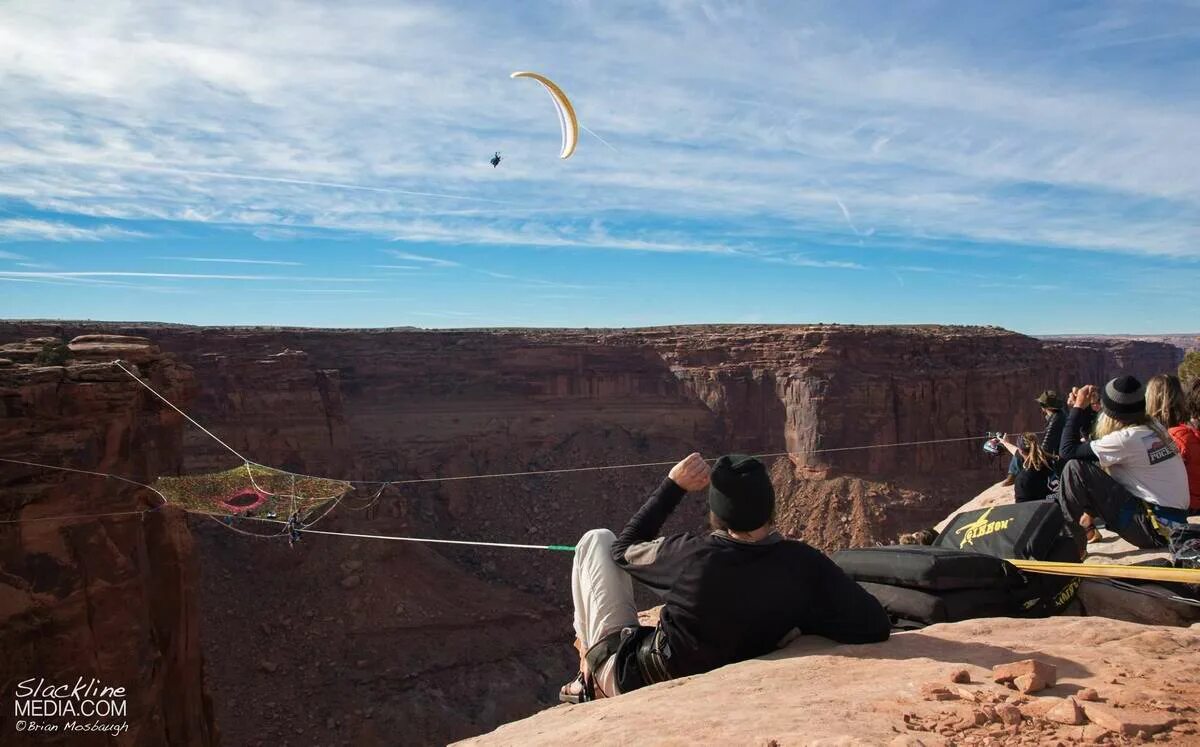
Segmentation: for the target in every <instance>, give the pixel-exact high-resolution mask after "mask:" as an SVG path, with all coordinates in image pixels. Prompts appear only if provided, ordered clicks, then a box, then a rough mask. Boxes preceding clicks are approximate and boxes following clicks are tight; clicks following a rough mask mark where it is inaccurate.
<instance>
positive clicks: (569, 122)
mask: <svg viewBox="0 0 1200 747" xmlns="http://www.w3.org/2000/svg"><path fill="white" fill-rule="evenodd" d="M509 77H512V78H532V79H533V80H536V81H537V82H538V83H541V84H542V86H544V87H545V89H546V90H547V91H549V92H550V98H552V99H554V108H555V109H557V110H558V123H559V125H560V126H561V127H562V152H561V153H559V154H558V157H559V158H564V159H565V158H570V157H571V154H572V153H574V152H575V146H576V145H577V144H578V143H579V120H577V119H576V118H575V107H573V106H571V101H570V100H569V99H568V98H567V94H565V93H563V90H562V89H561V88H559V87H558V85H557V84H556V83H555V82H554V81H552V80H550V79H549V78H547V77H546V76H544V75H540V74H538V73H530V72H523V71H517V72H515V73H513V74H512V75H511V76H509Z"/></svg>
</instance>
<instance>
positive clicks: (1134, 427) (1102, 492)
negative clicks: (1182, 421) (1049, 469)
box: [1058, 376, 1188, 556]
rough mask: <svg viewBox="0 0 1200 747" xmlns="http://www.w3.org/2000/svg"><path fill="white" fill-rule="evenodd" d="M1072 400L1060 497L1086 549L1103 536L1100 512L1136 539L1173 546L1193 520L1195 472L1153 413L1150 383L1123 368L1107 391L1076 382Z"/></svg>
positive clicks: (1111, 525)
mask: <svg viewBox="0 0 1200 747" xmlns="http://www.w3.org/2000/svg"><path fill="white" fill-rule="evenodd" d="M1067 403H1068V404H1069V405H1070V407H1071V412H1070V414H1069V415H1067V424H1066V427H1065V428H1063V434H1062V443H1061V444H1060V445H1059V450H1058V453H1059V457H1060V458H1062V459H1063V460H1066V467H1065V468H1064V469H1063V474H1062V481H1061V484H1060V486H1059V491H1060V495H1059V503H1060V505H1061V506H1062V511H1063V514H1064V516H1065V517H1066V519H1067V525H1068V526H1070V527H1071V529H1072V531H1073V532H1074V533H1075V540H1076V543H1077V544H1078V545H1079V548H1080V555H1081V556H1082V554H1083V550H1084V548H1085V547H1086V544H1087V542H1088V541H1089V540H1092V541H1094V540H1095V539H1096V530H1095V527H1094V526H1093V519H1092V517H1094V516H1101V517H1103V519H1104V523H1105V526H1107V527H1108V529H1110V530H1111V531H1114V532H1116V533H1117V534H1118V535H1120V536H1121V538H1122V539H1124V540H1125V541H1127V542H1129V543H1130V544H1132V545H1134V546H1135V547H1139V548H1142V549H1151V548H1158V547H1166V546H1167V544H1168V540H1169V538H1170V534H1171V531H1172V530H1173V529H1176V528H1178V527H1179V526H1180V525H1186V524H1187V506H1188V483H1187V472H1186V471H1185V470H1184V466H1183V460H1182V459H1180V458H1179V450H1178V449H1177V448H1176V446H1175V442H1174V441H1172V440H1171V436H1170V435H1169V434H1168V433H1167V431H1166V429H1165V428H1163V426H1162V424H1161V423H1159V422H1158V421H1157V420H1155V419H1154V418H1152V417H1150V416H1149V415H1147V414H1146V395H1145V388H1144V387H1143V386H1142V383H1141V382H1140V381H1138V380H1137V379H1136V378H1134V377H1132V376H1119V377H1117V378H1115V379H1113V380H1112V381H1110V382H1108V383H1107V384H1105V385H1104V388H1103V389H1102V390H1100V391H1099V392H1097V390H1096V387H1094V386H1090V385H1089V386H1084V387H1076V388H1075V389H1072V390H1071V396H1070V397H1069V398H1068V400H1067ZM1097 412H1098V413H1099V414H1098V415H1097ZM1086 433H1090V434H1091V440H1090V441H1087V442H1084V441H1082V440H1081V438H1082V436H1083V435H1084V434H1086Z"/></svg>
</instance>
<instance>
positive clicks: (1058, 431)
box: [1003, 389, 1067, 485]
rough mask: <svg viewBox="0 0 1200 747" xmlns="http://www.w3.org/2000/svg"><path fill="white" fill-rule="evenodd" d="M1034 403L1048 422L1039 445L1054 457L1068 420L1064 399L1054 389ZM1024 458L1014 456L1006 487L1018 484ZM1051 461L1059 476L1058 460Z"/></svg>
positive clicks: (1010, 463)
mask: <svg viewBox="0 0 1200 747" xmlns="http://www.w3.org/2000/svg"><path fill="white" fill-rule="evenodd" d="M1034 401H1035V402H1037V403H1038V407H1040V408H1041V409H1042V417H1043V418H1044V419H1045V421H1046V429H1045V430H1044V431H1042V438H1041V440H1040V441H1039V443H1040V444H1041V447H1042V451H1043V452H1045V453H1046V454H1048V455H1054V454H1055V453H1056V452H1057V451H1058V442H1059V440H1060V439H1061V438H1062V429H1063V424H1064V423H1066V419H1067V418H1066V415H1064V414H1063V406H1064V403H1063V401H1062V397H1060V396H1058V392H1056V391H1054V390H1053V389H1047V390H1046V391H1044V392H1042V393H1041V394H1039V395H1038V396H1037V399H1035V400H1034ZM1009 451H1011V449H1009ZM1023 458H1024V457H1019V456H1017V455H1016V454H1013V458H1012V461H1010V462H1009V463H1008V476H1007V477H1005V478H1004V483H1003V484H1004V485H1013V484H1015V483H1016V481H1017V475H1018V474H1020V472H1021V460H1022V459H1023ZM1051 461H1052V462H1053V465H1052V466H1053V467H1054V470H1055V473H1056V474H1057V472H1058V469H1059V466H1060V465H1059V462H1058V460H1057V459H1056V458H1052V460H1051Z"/></svg>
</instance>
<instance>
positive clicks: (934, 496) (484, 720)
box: [0, 324, 1176, 743]
mask: <svg viewBox="0 0 1200 747" xmlns="http://www.w3.org/2000/svg"><path fill="white" fill-rule="evenodd" d="M96 329H97V328H96V327H92V326H88V327H83V326H80V325H69V324H63V325H29V324H26V325H3V324H0V339H3V337H2V335H4V334H9V335H16V334H24V335H31V334H47V333H54V334H63V335H73V334H76V333H79V332H83V331H95V330H96ZM103 329H105V331H120V332H124V333H129V334H143V335H148V336H150V337H152V338H153V339H154V340H155V341H156V342H157V343H158V344H160V345H161V346H162V347H163V348H164V349H166V350H169V351H171V352H173V353H175V354H176V355H178V356H179V357H180V358H181V359H182V360H184V361H187V362H188V363H190V364H191V365H192V366H193V367H194V368H195V371H196V376H197V380H198V385H199V389H200V392H199V394H198V396H197V397H196V399H195V401H194V403H193V404H192V405H191V412H192V414H193V415H195V416H196V417H197V418H198V419H199V420H200V421H201V422H202V423H204V424H205V425H206V426H208V427H209V428H211V429H212V430H213V431H214V432H216V433H217V434H219V435H220V436H221V437H222V438H224V439H225V440H227V441H228V442H229V443H230V444H231V445H233V446H234V447H235V448H237V449H238V450H239V451H243V452H244V453H245V454H246V455H247V456H249V457H251V458H253V459H255V460H257V461H261V462H264V463H268V464H275V465H279V466H284V467H287V468H290V469H295V470H298V471H305V472H310V473H316V474H331V475H334V476H339V477H350V478H356V479H366V480H380V479H397V478H418V477H433V476H447V475H472V474H483V473H493V472H515V471H525V470H540V469H553V468H570V467H578V466H587V465H612V464H641V463H654V462H670V461H673V460H675V459H678V458H679V457H680V456H682V455H684V454H686V453H687V452H688V451H691V450H693V449H695V450H700V451H702V452H704V453H706V454H713V455H715V454H718V453H721V452H724V451H730V450H741V451H748V452H753V453H771V452H781V451H792V452H809V451H812V450H814V449H823V450H829V449H835V450H836V449H846V448H847V447H859V446H864V445H873V444H887V443H895V442H901V441H917V440H933V439H949V438H955V439H961V438H968V437H972V438H974V437H979V436H981V435H982V433H983V432H984V431H986V430H1016V429H1018V428H1034V427H1037V423H1038V415H1037V409H1036V406H1035V405H1034V404H1033V402H1032V398H1033V397H1034V396H1035V395H1036V393H1037V392H1038V391H1040V390H1041V389H1043V388H1046V387H1048V386H1057V387H1059V388H1066V387H1068V386H1069V385H1070V384H1073V383H1080V382H1083V381H1087V382H1093V381H1100V380H1101V379H1103V378H1104V377H1105V376H1108V375H1112V374H1115V373H1116V372H1117V371H1118V370H1120V369H1122V368H1132V369H1133V372H1134V373H1136V374H1138V375H1140V376H1146V375H1148V374H1150V373H1155V372H1157V371H1158V370H1161V369H1162V368H1164V363H1165V362H1166V361H1168V360H1173V359H1174V356H1175V354H1176V353H1175V352H1174V351H1175V348H1173V347H1171V346H1168V345H1157V344H1153V343H1130V344H1129V346H1128V347H1121V348H1120V350H1121V351H1122V352H1120V353H1117V352H1114V351H1113V349H1112V348H1110V347H1109V346H1107V345H1105V344H1100V343H1096V344H1091V343H1088V344H1076V343H1068V344H1059V343H1045V342H1040V341H1038V340H1035V339H1032V338H1028V337H1024V336H1021V335H1016V334H1012V333H1009V332H1005V331H1003V330H997V329H990V328H958V327H904V328H895V327H892V328H872V327H832V326H801V327H680V328H662V329H646V330H598V331H585V330H462V331H417V330H302V329H200V328H192V327H173V326H154V325H140V326H139V325H109V326H106V327H103ZM186 439H187V440H186V447H187V448H186V455H185V463H184V466H185V468H187V469H210V468H215V467H228V466H232V465H233V463H234V462H233V460H232V458H231V457H230V456H229V454H228V453H227V452H225V451H224V450H223V449H222V448H221V447H220V446H219V445H217V444H215V443H214V442H212V441H211V439H209V438H208V437H207V436H204V435H203V434H201V433H199V432H197V431H195V429H191V428H188V429H187V436H186ZM979 446H980V441H979V440H972V441H963V442H955V443H949V444H939V445H929V446H915V447H904V448H897V449H891V448H884V449H870V450H845V451H823V452H821V453H808V454H796V455H794V456H792V457H790V458H782V459H778V460H776V461H775V462H774V464H773V467H772V469H773V473H774V477H775V482H776V486H777V488H778V491H779V496H780V498H779V519H780V522H781V525H782V526H783V527H784V528H785V529H786V530H788V531H790V532H793V533H795V534H802V535H803V536H805V537H806V538H808V539H810V541H813V542H815V543H816V544H819V545H821V546H823V547H826V548H836V547H843V546H846V545H848V544H863V543H869V542H872V541H874V540H877V539H886V538H889V537H894V535H895V533H896V532H898V531H901V530H910V529H914V528H918V527H919V526H922V525H929V524H932V523H933V522H934V521H936V520H937V519H939V518H941V517H942V516H943V515H945V513H946V512H947V511H948V510H949V509H950V508H951V507H953V506H957V505H959V504H961V503H963V502H964V501H965V500H967V499H968V498H970V497H971V496H973V495H974V494H975V493H977V492H978V490H979V488H981V487H982V486H983V485H985V484H987V483H990V482H992V481H994V480H995V479H996V478H997V476H998V474H999V471H1000V470H1001V469H1002V468H1003V464H1002V463H1001V462H1000V461H999V460H995V461H993V460H989V459H988V458H987V457H985V455H984V454H983V453H982V452H981V450H980V448H979ZM665 472H666V466H665V465H661V466H659V465H656V466H649V467H644V468H630V469H621V470H606V471H597V472H585V473H575V474H556V475H545V476H537V477H513V478H501V479H491V480H481V481H464V482H448V483H432V484H425V485H419V486H413V485H409V486H397V487H392V488H389V489H388V490H387V491H385V493H384V494H383V495H382V496H381V497H380V499H379V500H378V502H376V503H375V504H374V505H371V506H370V507H369V508H364V509H363V510H361V511H353V510H350V508H351V507H365V505H366V504H367V502H368V499H369V498H370V493H369V492H368V491H366V490H364V489H360V490H359V491H357V492H356V493H355V494H352V496H351V498H350V499H349V501H348V504H349V506H348V507H347V508H345V509H343V510H339V511H338V512H335V513H334V515H333V516H332V517H331V518H330V519H329V521H328V523H327V525H326V526H325V527H324V528H329V529H334V530H336V531H348V532H360V533H368V534H398V535H415V536H427V537H442V538H462V539H483V540H496V541H508V542H531V543H570V542H572V541H573V540H574V539H575V538H576V537H578V536H579V534H581V533H582V532H583V531H584V530H585V529H587V528H590V527H593V526H610V527H616V526H619V525H620V524H621V523H622V522H623V521H624V520H625V519H626V518H627V517H628V515H629V514H630V513H631V512H632V511H633V510H634V509H635V508H636V506H637V505H638V504H639V503H640V502H641V500H642V499H643V497H644V496H645V495H646V493H647V492H648V491H649V490H650V489H651V488H652V487H653V486H654V484H655V483H656V482H657V481H658V480H659V479H661V477H662V475H663V474H664V473H665ZM702 521H703V503H702V501H701V500H699V499H694V500H690V501H688V502H685V504H684V505H683V506H682V507H681V508H680V510H679V512H678V515H677V516H676V517H675V519H673V523H672V526H671V527H670V528H671V529H678V528H685V527H686V528H694V527H696V526H698V525H700V523H701V522H702ZM197 536H198V538H199V545H200V552H201V555H202V557H203V558H204V563H205V578H204V581H203V584H204V589H205V605H204V610H203V621H204V625H205V629H206V636H207V637H208V641H209V643H208V644H207V649H206V650H207V652H208V655H209V658H210V660H211V662H212V667H211V668H212V671H213V672H214V673H215V674H214V675H213V676H214V677H215V682H216V687H215V689H216V690H219V691H220V692H222V693H223V694H226V695H228V696H229V697H228V698H226V699H223V701H222V702H219V703H218V707H217V711H218V714H222V715H221V716H220V718H221V721H220V723H221V724H222V728H223V729H224V730H225V732H226V733H228V734H230V738H231V739H234V740H235V741H236V740H243V739H250V738H251V737H255V736H259V737H261V736H262V735H264V734H267V735H274V736H279V737H282V736H286V735H287V734H288V733H289V728H290V726H289V723H285V722H283V721H282V719H281V718H278V717H277V718H274V719H269V720H268V719H267V716H266V715H265V714H264V713H263V711H262V709H261V708H256V707H254V706H253V705H251V702H252V701H251V700H250V699H248V698H244V697H240V696H239V695H238V693H241V692H243V691H244V690H245V689H246V688H247V687H248V685H247V683H253V689H264V688H265V689H269V690H270V691H271V692H272V693H273V694H274V695H273V699H272V701H271V702H272V703H274V706H272V708H271V709H270V712H272V713H277V712H279V711H280V710H281V709H282V708H283V707H284V704H287V703H295V702H303V701H304V699H305V697H306V695H305V694H306V693H310V692H334V691H336V692H342V691H343V689H344V683H343V682H342V680H341V678H342V676H343V675H345V672H344V671H343V669H344V668H345V666H347V662H353V663H354V668H353V670H352V672H351V675H350V676H351V677H352V679H353V681H354V682H358V683H362V684H361V687H362V688H366V689H368V690H369V691H370V692H372V693H374V692H375V691H376V690H377V691H378V694H379V696H380V697H382V698H384V699H385V702H384V704H383V705H379V706H377V707H376V708H375V710H374V712H373V713H363V712H362V711H363V708H362V704H361V703H359V705H358V706H355V705H354V702H355V701H353V700H351V701H349V702H347V703H346V704H345V705H346V707H345V708H342V707H340V706H341V705H342V704H341V703H339V702H336V701H326V705H328V706H330V708H327V709H326V710H329V714H328V715H325V714H324V713H323V712H319V713H317V712H312V710H311V709H310V710H309V711H308V712H304V713H298V714H296V715H295V716H294V717H293V718H295V719H296V721H295V724H294V726H295V728H303V729H304V730H305V732H304V733H305V735H306V736H309V737H312V738H314V739H316V738H317V736H316V735H323V736H328V737H329V738H331V739H332V738H333V737H334V736H336V735H341V736H343V737H352V738H353V739H356V740H359V741H363V740H365V741H366V742H368V743H369V742H371V741H375V740H378V741H381V742H386V741H387V736H388V735H389V734H391V732H389V731H388V726H387V725H388V724H389V723H395V724H400V723H412V722H413V719H414V718H416V714H423V715H422V716H421V724H422V726H421V729H422V731H421V734H422V735H424V736H425V738H426V739H427V740H435V739H447V738H453V737H455V736H465V735H466V734H468V733H470V731H464V730H465V729H476V730H478V729H480V728H488V727H489V725H491V724H495V723H498V722H499V721H501V720H507V719H510V718H513V717H514V716H518V715H521V714H522V713H528V712H531V711H532V710H534V709H536V708H537V707H538V703H537V701H536V700H535V699H534V697H533V694H537V695H538V697H540V698H542V702H543V703H544V702H545V701H546V699H547V698H552V697H553V690H554V687H555V685H556V683H557V681H558V680H559V679H560V678H565V677H566V676H568V675H569V671H568V670H567V667H568V666H569V662H568V663H567V664H556V663H555V662H558V661H560V660H559V659H558V658H557V654H548V652H558V651H561V650H563V649H562V648H561V646H562V643H563V641H565V640H569V618H568V617H567V616H566V615H565V614H562V613H561V612H559V613H557V617H556V616H555V613H554V611H553V608H557V609H559V610H562V609H563V608H564V607H566V606H567V605H569V603H570V595H569V590H568V586H567V583H566V580H567V578H568V575H569V557H568V556H565V555H558V554H550V553H545V554H543V553H533V554H521V555H519V556H514V555H513V554H512V552H513V551H497V550H482V551H466V550H454V549H448V550H447V549H438V550H437V552H439V553H441V554H443V555H444V556H445V557H446V558H448V559H449V560H451V561H452V564H451V565H439V564H438V563H439V562H440V560H439V559H438V558H436V557H435V556H433V555H432V552H433V551H432V550H429V549H425V548H423V549H421V550H420V551H415V550H414V551H411V552H410V551H407V550H405V551H398V550H396V549H395V548H391V547H390V546H389V547H384V546H381V545H380V543H372V542H367V541H350V540H342V539H338V538H308V539H306V541H305V543H302V544H303V547H301V548H298V549H297V550H295V551H289V550H288V549H287V548H286V546H285V547H282V548H279V547H274V546H270V547H269V549H262V548H263V547H264V544H263V543H261V542H259V543H257V544H255V541H254V540H246V539H245V538H241V537H237V536H233V535H229V534H225V533H221V531H220V530H219V528H212V529H211V530H205V531H202V532H199V533H198V535H197ZM317 541H320V542H321V544H320V546H319V548H317V546H316V544H315V543H316V542H317ZM385 544H386V543H385ZM348 569H349V570H348ZM268 571H273V572H269V573H268ZM463 571H465V572H466V573H467V574H469V576H474V577H475V578H477V579H482V580H484V581H485V582H488V586H487V587H486V588H503V587H499V585H500V584H507V585H515V586H517V587H520V588H522V589H525V590H528V591H532V592H534V593H535V594H536V595H537V597H538V598H540V599H542V600H545V601H546V602H547V603H548V606H549V608H550V609H547V608H546V605H539V604H537V603H533V602H531V601H529V598H528V597H522V598H521V599H522V601H520V602H519V604H520V607H521V609H526V610H535V611H536V612H535V614H534V615H533V616H532V618H530V619H527V620H524V621H523V622H522V623H521V624H513V623H514V620H513V619H511V617H510V615H511V612H510V611H509V606H510V605H511V604H513V598H511V597H508V596H487V595H486V594H485V592H484V591H483V589H484V588H485V587H481V586H478V585H473V584H472V583H470V579H469V578H463V577H461V575H460V574H462V572H463ZM264 578H269V579H270V583H269V585H267V586H265V587H264V585H263V583H262V581H261V580H262V579H264ZM432 579H443V580H444V581H445V583H444V584H438V583H436V582H433V581H432ZM506 593H507V592H506ZM452 609H456V610H459V611H470V615H471V616H472V617H471V619H472V627H471V629H470V630H467V629H464V628H463V627H462V626H461V625H459V624H455V622H454V619H453V618H454V615H453V614H451V610H452ZM462 614H467V612H462ZM247 619H249V620H251V621H252V622H251V623H247V622H246V621H247ZM260 621H261V622H260ZM435 634H436V635H435ZM422 636H426V637H428V640H427V639H426V638H425V637H422ZM447 636H450V638H447ZM434 640H437V641H452V642H451V643H448V644H446V645H431V644H430V643H429V641H434ZM280 641H286V642H287V644H286V645H285V646H283V650H284V651H285V653H283V654H275V653H270V654H261V653H260V652H261V650H262V647H263V646H268V645H274V644H278V643H279V642H280ZM489 641H490V643H489ZM497 641H501V642H502V643H503V646H498V645H497V643H496V642H497ZM296 650H303V651H305V652H306V655H305V658H306V660H309V661H312V662H315V663H317V664H320V666H316V665H315V664H314V665H310V666H306V667H303V668H301V669H293V667H297V666H298V665H296V664H294V663H292V664H289V663H286V662H284V663H281V661H280V660H279V659H280V657H283V658H285V659H286V658H288V656H289V655H288V654H286V651H296ZM364 654H365V655H364ZM260 656H265V657H268V658H270V659H271V660H270V661H267V662H265V663H262V662H258V661H257V658H258V657H260ZM481 657H482V658H481ZM567 658H568V659H569V657H567ZM267 665H269V666H267ZM556 666H559V667H562V670H561V671H559V670H557V669H555V667H556ZM300 671H302V672H303V675H302V676H297V675H295V674H294V673H293V672H300ZM285 672H286V673H285ZM485 673H486V674H485ZM418 675H419V678H420V679H421V681H422V682H423V683H426V686H425V687H424V688H417V687H416V685H415V680H414V679H413V678H414V677H418ZM499 682H503V683H505V684H504V686H503V687H498V685H497V683H499ZM431 690H436V691H437V692H438V693H442V694H443V695H444V696H445V698H444V699H442V698H441V696H438V697H432V698H431V696H430V695H429V694H428V693H429V692H430V691H431ZM505 693H507V694H505ZM518 694H519V695H520V697H517V695H518ZM464 698H465V700H464ZM364 702H365V701H364ZM464 703H486V704H487V708H486V712H483V713H475V712H473V711H470V709H465V708H464V705H463V704H464ZM355 708H357V709H358V710H359V711H360V713H358V714H354V713H353V711H354V710H355ZM389 719H390V720H389Z"/></svg>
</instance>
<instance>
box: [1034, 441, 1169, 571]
mask: <svg viewBox="0 0 1200 747" xmlns="http://www.w3.org/2000/svg"><path fill="white" fill-rule="evenodd" d="M1058 502H1059V505H1060V506H1061V507H1062V511H1063V515H1064V516H1065V517H1066V520H1067V524H1068V526H1069V527H1070V529H1071V531H1072V533H1074V535H1075V542H1076V544H1078V545H1079V550H1080V554H1083V550H1084V548H1086V546H1087V537H1086V534H1085V532H1084V531H1083V528H1082V527H1080V526H1079V517H1081V516H1083V515H1084V514H1085V513H1087V514H1091V515H1092V516H1100V517H1103V518H1104V526H1105V527H1107V528H1108V529H1109V530H1111V531H1114V532H1116V533H1117V534H1118V535H1120V537H1121V539H1123V540H1125V541H1126V542H1128V543H1130V544H1131V545H1133V546H1135V547H1140V548H1142V549H1144V550H1146V549H1151V548H1158V547H1166V545H1167V538H1166V537H1165V536H1164V535H1163V534H1162V533H1161V532H1160V531H1159V530H1158V529H1157V528H1156V527H1155V522H1154V520H1153V519H1152V518H1151V515H1150V512H1149V511H1148V509H1147V505H1146V502H1145V501H1143V500H1142V499H1141V498H1138V497H1137V496H1136V495H1133V494H1132V493H1130V492H1129V491H1128V490H1127V489H1126V488H1125V486H1124V485H1122V484H1121V483H1119V482H1117V481H1116V480H1114V479H1113V478H1112V476H1111V475H1109V474H1108V473H1107V472H1105V471H1104V470H1102V469H1100V465H1099V464H1097V463H1096V462H1086V461H1082V460H1079V459H1074V460H1071V461H1070V462H1067V466H1066V467H1065V468H1064V469H1063V473H1062V480H1061V482H1060V483H1059V499H1058Z"/></svg>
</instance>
